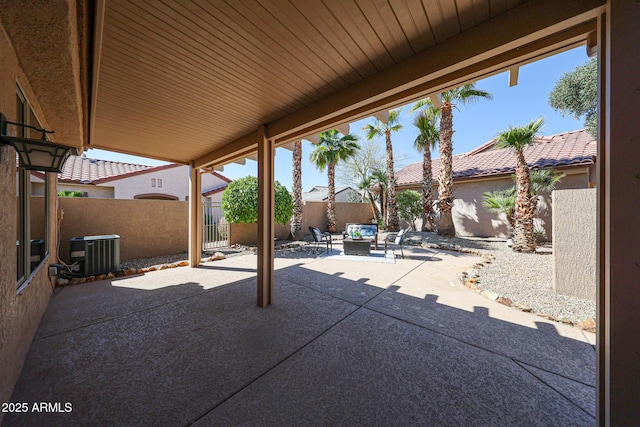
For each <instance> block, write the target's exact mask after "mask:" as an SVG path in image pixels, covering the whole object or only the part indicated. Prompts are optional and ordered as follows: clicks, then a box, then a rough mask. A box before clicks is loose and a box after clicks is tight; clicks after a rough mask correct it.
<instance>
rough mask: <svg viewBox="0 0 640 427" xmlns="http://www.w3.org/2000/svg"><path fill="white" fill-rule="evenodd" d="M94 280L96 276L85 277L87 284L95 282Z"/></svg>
mask: <svg viewBox="0 0 640 427" xmlns="http://www.w3.org/2000/svg"><path fill="white" fill-rule="evenodd" d="M95 280H96V276H89V277H87V282H95Z"/></svg>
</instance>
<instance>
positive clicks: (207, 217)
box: [202, 202, 229, 251]
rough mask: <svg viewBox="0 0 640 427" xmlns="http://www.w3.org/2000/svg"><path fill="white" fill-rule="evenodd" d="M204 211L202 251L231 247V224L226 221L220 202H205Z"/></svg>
mask: <svg viewBox="0 0 640 427" xmlns="http://www.w3.org/2000/svg"><path fill="white" fill-rule="evenodd" d="M202 211H203V215H204V216H203V220H202V224H203V225H202V250H203V251H210V250H212V249H215V248H224V247H227V246H229V223H227V222H226V221H225V220H224V216H223V214H222V208H221V207H220V202H204V203H203V204H202Z"/></svg>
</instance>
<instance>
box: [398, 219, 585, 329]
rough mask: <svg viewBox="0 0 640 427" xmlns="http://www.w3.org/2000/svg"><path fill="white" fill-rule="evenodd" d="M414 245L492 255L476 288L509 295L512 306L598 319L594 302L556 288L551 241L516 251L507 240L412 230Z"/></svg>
mask: <svg viewBox="0 0 640 427" xmlns="http://www.w3.org/2000/svg"><path fill="white" fill-rule="evenodd" d="M407 238H408V239H409V240H410V241H412V242H414V243H415V244H420V243H422V244H424V245H427V246H431V245H433V246H438V247H440V248H443V249H466V250H472V251H477V252H479V253H481V254H483V255H489V256H491V257H492V258H493V260H492V261H491V262H490V263H483V266H482V267H481V268H479V269H477V270H478V271H477V272H473V273H477V276H478V277H477V279H478V281H477V287H478V288H480V289H482V290H485V291H488V292H491V293H493V294H494V295H493V296H494V297H495V296H496V295H497V296H499V297H503V298H508V299H509V300H511V301H512V306H513V307H517V308H520V309H521V310H524V311H531V312H533V313H536V314H538V315H540V316H544V317H549V318H552V319H554V320H558V321H563V322H565V323H569V322H570V323H573V324H580V323H582V322H584V321H585V320H588V319H592V320H593V319H595V318H596V304H595V302H594V301H589V300H583V299H579V298H575V297H570V296H564V295H558V294H556V293H555V291H554V290H553V255H552V246H551V244H544V245H540V246H539V247H538V250H537V252H536V253H535V254H526V253H520V252H514V251H513V250H511V248H509V247H508V246H507V245H506V243H505V242H504V241H499V240H496V239H479V238H460V237H456V238H443V237H439V236H437V235H436V234H434V233H420V232H411V233H409V234H408V237H407Z"/></svg>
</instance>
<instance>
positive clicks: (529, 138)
mask: <svg viewBox="0 0 640 427" xmlns="http://www.w3.org/2000/svg"><path fill="white" fill-rule="evenodd" d="M543 125H544V120H543V119H542V118H540V119H538V120H532V121H531V122H530V123H529V124H528V125H525V126H519V127H513V126H512V127H509V129H508V130H506V131H503V132H500V133H499V134H498V137H497V138H496V148H510V149H512V150H514V151H515V152H516V205H515V212H514V220H515V227H514V238H513V246H512V249H513V250H514V251H519V252H535V250H536V239H535V235H534V230H533V218H534V215H535V210H536V207H537V202H536V200H535V199H536V197H537V196H534V195H533V186H532V184H531V178H530V176H529V166H527V162H526V160H525V158H524V153H523V149H524V147H526V146H527V145H532V144H535V140H534V138H535V136H536V134H537V133H538V132H539V131H540V129H541V128H542V126H543Z"/></svg>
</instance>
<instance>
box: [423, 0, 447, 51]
mask: <svg viewBox="0 0 640 427" xmlns="http://www.w3.org/2000/svg"><path fill="white" fill-rule="evenodd" d="M422 4H423V6H424V11H425V12H426V14H427V17H428V18H429V23H430V25H431V31H433V36H434V37H435V39H436V43H442V42H443V41H445V40H446V39H447V37H448V35H447V26H446V25H445V22H444V16H442V10H441V9H440V6H439V4H438V2H436V1H433V0H424V1H423V2H422Z"/></svg>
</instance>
